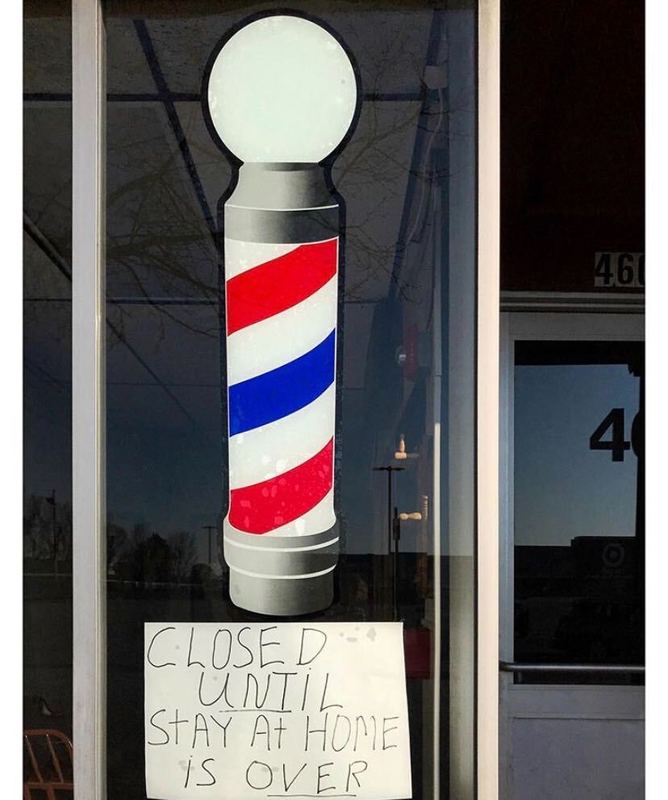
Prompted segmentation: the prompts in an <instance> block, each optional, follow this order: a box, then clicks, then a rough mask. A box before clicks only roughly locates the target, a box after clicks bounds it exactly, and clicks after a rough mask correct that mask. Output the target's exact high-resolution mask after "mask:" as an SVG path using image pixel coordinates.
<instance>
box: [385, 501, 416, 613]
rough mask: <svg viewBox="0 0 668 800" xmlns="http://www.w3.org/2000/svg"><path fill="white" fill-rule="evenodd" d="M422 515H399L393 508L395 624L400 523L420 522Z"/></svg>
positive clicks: (412, 513) (397, 598)
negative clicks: (408, 521)
mask: <svg viewBox="0 0 668 800" xmlns="http://www.w3.org/2000/svg"><path fill="white" fill-rule="evenodd" d="M421 519H422V514H421V512H420V511H411V512H409V513H407V512H405V511H402V512H401V514H400V513H399V511H398V510H397V507H396V506H395V507H394V516H393V517H392V538H393V539H394V548H393V550H392V610H393V619H394V621H395V622H397V621H398V620H399V540H400V539H401V523H402V522H406V521H407V520H418V521H419V520H421Z"/></svg>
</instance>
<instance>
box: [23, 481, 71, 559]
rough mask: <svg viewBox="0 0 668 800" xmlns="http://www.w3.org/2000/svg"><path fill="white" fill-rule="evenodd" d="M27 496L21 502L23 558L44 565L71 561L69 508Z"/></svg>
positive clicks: (61, 504) (69, 506)
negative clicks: (40, 562)
mask: <svg viewBox="0 0 668 800" xmlns="http://www.w3.org/2000/svg"><path fill="white" fill-rule="evenodd" d="M53 500H54V498H53V497H39V496H37V495H33V494H31V495H30V496H29V497H28V498H26V500H25V501H24V511H23V554H24V558H27V559H34V560H35V561H44V562H48V563H49V565H53V563H54V560H58V561H62V562H70V561H71V559H72V506H71V505H70V503H58V502H55V503H54V502H52V501H53Z"/></svg>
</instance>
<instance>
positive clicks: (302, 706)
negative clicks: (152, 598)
mask: <svg viewBox="0 0 668 800" xmlns="http://www.w3.org/2000/svg"><path fill="white" fill-rule="evenodd" d="M144 656H145V661H144V667H145V673H144V681H145V699H144V710H145V752H146V794H147V797H149V798H152V799H153V800H187V799H188V798H202V800H207V799H208V798H221V797H233V798H235V800H246V799H247V798H249V799H251V798H261V799H262V800H264V798H289V797H298V798H310V797H314V798H319V797H323V798H325V797H335V798H339V797H351V798H354V797H358V798H369V800H403V799H404V798H410V797H411V795H412V791H411V773H410V743H409V732H408V708H407V702H406V677H405V670H404V654H403V633H402V626H401V624H400V623H391V622H382V623H377V622H376V623H326V624H322V625H319V624H317V623H310V624H307V623H304V624H301V623H276V624H273V625H272V624H270V623H266V624H257V623H255V624H241V623H238V624H237V623H221V624H218V623H167V622H165V623H147V624H146V625H145V650H144Z"/></svg>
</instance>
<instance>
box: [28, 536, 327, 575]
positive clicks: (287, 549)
mask: <svg viewBox="0 0 668 800" xmlns="http://www.w3.org/2000/svg"><path fill="white" fill-rule="evenodd" d="M263 536H264V534H262V535H261V536H260V540H261V539H262V538H263ZM338 541H339V537H338V536H337V537H336V539H330V540H329V541H327V542H322V543H321V544H311V545H308V547H272V548H268V547H265V546H263V545H262V544H243V542H237V541H236V540H235V539H225V546H226V547H229V546H230V545H233V546H234V547H242V548H243V549H244V550H262V552H263V553H264V552H267V553H268V552H271V553H302V552H305V551H306V550H321V549H322V548H323V547H329V546H330V545H333V544H336V543H337V542H338ZM35 574H36V575H37V574H38V573H35Z"/></svg>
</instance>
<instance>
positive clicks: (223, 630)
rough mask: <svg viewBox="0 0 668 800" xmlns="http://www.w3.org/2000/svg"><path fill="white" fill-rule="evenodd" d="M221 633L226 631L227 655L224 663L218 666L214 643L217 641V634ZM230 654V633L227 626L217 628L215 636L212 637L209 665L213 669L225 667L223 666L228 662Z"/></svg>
mask: <svg viewBox="0 0 668 800" xmlns="http://www.w3.org/2000/svg"><path fill="white" fill-rule="evenodd" d="M221 633H226V634H227V636H228V640H227V657H226V659H225V663H224V664H222V665H221V666H220V667H219V666H218V665H217V664H216V644H217V643H218V636H219V634H221ZM231 656H232V633H231V632H230V631H229V630H228V629H227V628H218V630H217V631H216V634H215V636H214V637H213V647H212V649H211V666H212V667H213V668H214V669H225V667H226V666H227V665H228V664H229V663H230V657H231Z"/></svg>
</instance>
